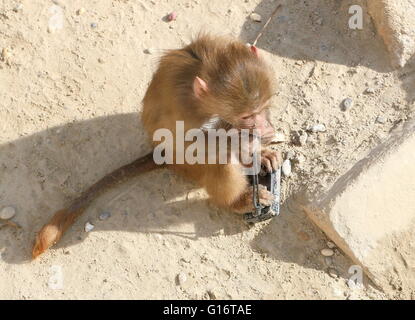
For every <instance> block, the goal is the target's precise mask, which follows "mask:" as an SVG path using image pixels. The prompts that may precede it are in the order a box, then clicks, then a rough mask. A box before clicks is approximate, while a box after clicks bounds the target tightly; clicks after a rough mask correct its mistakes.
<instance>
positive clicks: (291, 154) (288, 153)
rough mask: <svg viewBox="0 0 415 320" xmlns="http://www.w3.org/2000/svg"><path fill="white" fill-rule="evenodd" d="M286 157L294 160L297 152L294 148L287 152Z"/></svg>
mask: <svg viewBox="0 0 415 320" xmlns="http://www.w3.org/2000/svg"><path fill="white" fill-rule="evenodd" d="M285 157H286V158H287V159H289V160H292V159H294V157H295V152H294V151H293V150H290V151H288V152H287V154H286V156H285Z"/></svg>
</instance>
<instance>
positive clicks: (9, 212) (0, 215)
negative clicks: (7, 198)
mask: <svg viewBox="0 0 415 320" xmlns="http://www.w3.org/2000/svg"><path fill="white" fill-rule="evenodd" d="M15 215H16V209H15V208H13V207H4V208H3V209H1V211H0V219H3V220H9V219H11V218H13V217H14V216H15Z"/></svg>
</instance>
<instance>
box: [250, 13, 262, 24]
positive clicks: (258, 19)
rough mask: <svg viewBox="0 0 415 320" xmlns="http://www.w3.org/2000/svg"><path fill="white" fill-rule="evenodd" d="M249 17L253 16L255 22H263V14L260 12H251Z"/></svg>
mask: <svg viewBox="0 0 415 320" xmlns="http://www.w3.org/2000/svg"><path fill="white" fill-rule="evenodd" d="M249 17H250V18H251V20H252V21H255V22H261V21H262V17H261V15H260V14H258V13H255V12H253V13H251V15H250V16H249Z"/></svg>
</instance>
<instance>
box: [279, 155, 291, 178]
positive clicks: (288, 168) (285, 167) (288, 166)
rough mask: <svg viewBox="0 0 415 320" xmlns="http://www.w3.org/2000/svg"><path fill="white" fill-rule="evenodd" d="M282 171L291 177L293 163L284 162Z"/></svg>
mask: <svg viewBox="0 0 415 320" xmlns="http://www.w3.org/2000/svg"><path fill="white" fill-rule="evenodd" d="M281 170H282V173H283V174H284V176H286V177H289V176H290V175H291V161H290V160H289V159H286V160H284V162H283V163H282V167H281Z"/></svg>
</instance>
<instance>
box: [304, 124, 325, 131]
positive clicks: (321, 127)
mask: <svg viewBox="0 0 415 320" xmlns="http://www.w3.org/2000/svg"><path fill="white" fill-rule="evenodd" d="M308 130H309V131H311V132H314V133H316V132H325V131H326V126H325V125H324V124H322V123H318V124H315V125H312V126H311V127H310V128H309V129H308Z"/></svg>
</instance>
